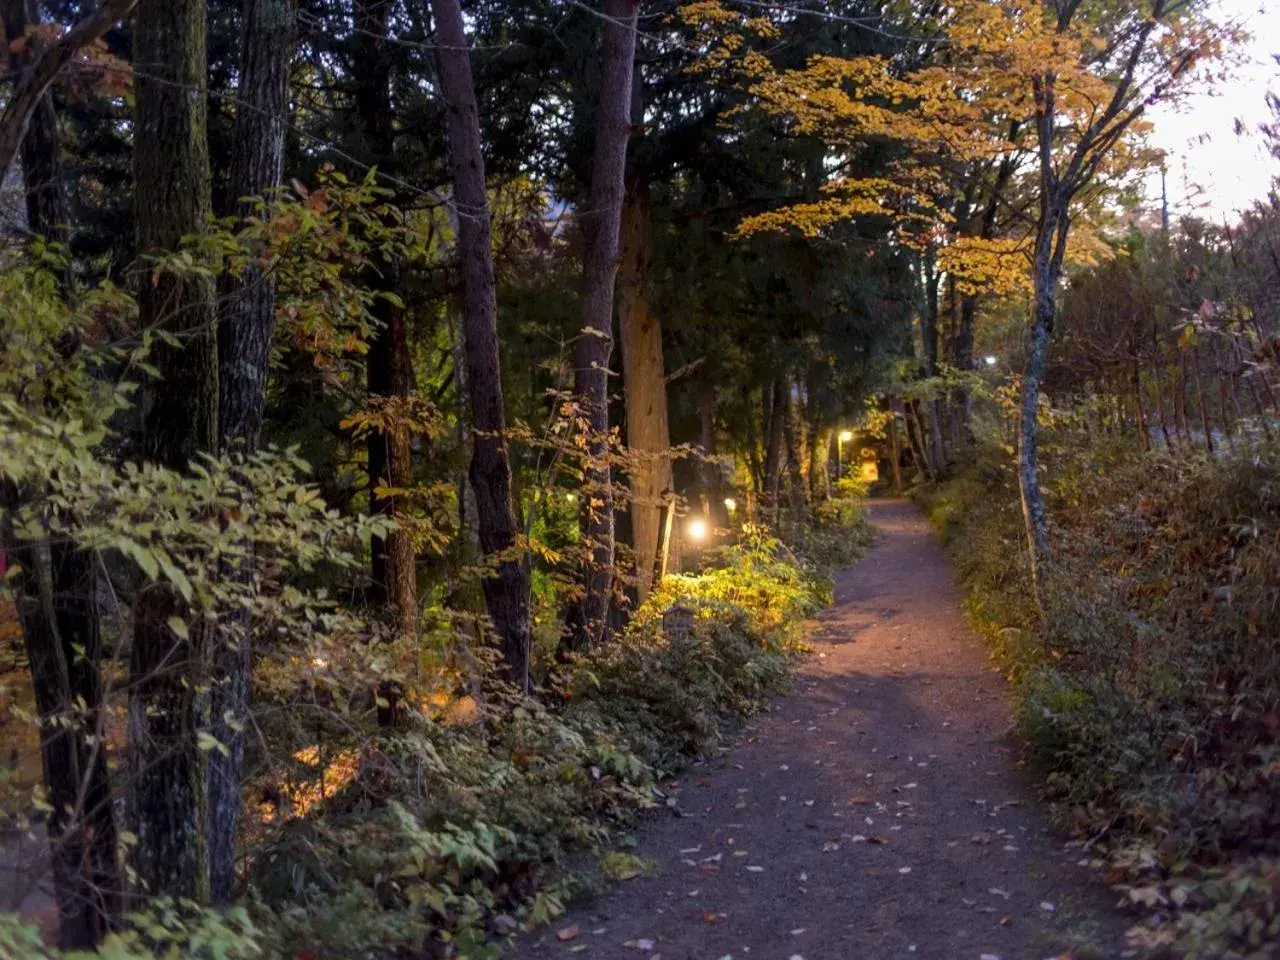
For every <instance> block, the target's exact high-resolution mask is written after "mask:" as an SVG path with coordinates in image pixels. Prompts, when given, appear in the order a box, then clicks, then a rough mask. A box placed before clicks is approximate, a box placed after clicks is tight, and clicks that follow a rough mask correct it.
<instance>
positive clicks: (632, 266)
mask: <svg viewBox="0 0 1280 960" xmlns="http://www.w3.org/2000/svg"><path fill="white" fill-rule="evenodd" d="M650 204H651V200H650V197H649V185H648V183H647V182H645V181H644V179H643V177H642V175H640V174H639V173H636V174H634V175H632V176H631V177H629V178H628V184H627V203H626V208H625V212H624V219H623V242H622V268H621V278H620V284H619V290H618V332H619V338H620V340H621V346H622V376H623V386H624V390H625V395H626V406H627V448H628V450H629V451H630V454H631V461H630V467H631V531H632V540H633V547H634V550H635V557H636V574H637V579H638V583H639V598H640V602H641V603H643V602H644V599H645V597H646V596H648V593H649V590H650V588H651V587H652V580H653V569H654V562H655V560H656V558H657V553H658V541H659V539H660V538H661V533H662V513H663V503H664V494H665V493H666V492H667V491H668V490H670V489H671V461H670V460H669V459H668V457H667V450H668V449H669V448H670V446H671V438H670V434H669V432H668V430H669V427H668V419H667V382H666V372H665V369H664V365H663V354H662V321H661V320H660V319H659V318H658V317H657V316H656V315H655V314H654V313H653V311H652V309H651V308H650V305H649V295H648V282H649V281H648V264H649V216H650Z"/></svg>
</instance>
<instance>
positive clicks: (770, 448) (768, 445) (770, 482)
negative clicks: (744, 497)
mask: <svg viewBox="0 0 1280 960" xmlns="http://www.w3.org/2000/svg"><path fill="white" fill-rule="evenodd" d="M766 396H767V397H768V405H767V408H766V414H765V455H764V483H763V485H762V489H761V500H762V501H763V505H764V508H765V511H766V513H767V514H768V515H769V520H770V521H771V522H773V523H777V520H778V517H777V511H778V491H779V488H780V487H781V484H782V467H783V457H784V456H785V455H786V448H785V446H784V442H783V441H784V436H783V434H784V428H785V422H784V421H785V418H786V409H785V406H784V405H785V404H786V402H787V381H786V380H785V379H783V378H781V377H779V378H778V379H777V380H774V381H773V383H772V385H771V386H770V387H769V390H768V393H767V394H766Z"/></svg>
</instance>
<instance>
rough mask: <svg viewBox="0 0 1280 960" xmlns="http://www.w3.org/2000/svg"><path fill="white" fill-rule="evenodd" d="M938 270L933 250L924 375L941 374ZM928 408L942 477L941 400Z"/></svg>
mask: <svg viewBox="0 0 1280 960" xmlns="http://www.w3.org/2000/svg"><path fill="white" fill-rule="evenodd" d="M940 282H941V281H940V279H939V276H938V271H937V269H936V268H935V264H934V255H933V252H932V251H930V252H929V255H928V257H927V258H926V261H925V308H924V312H923V313H922V315H921V318H920V320H921V322H920V338H921V341H922V347H923V351H924V375H925V376H926V377H936V376H937V375H938V317H939V312H938V285H939V283H940ZM928 406H929V416H928V420H929V439H928V457H929V467H930V471H931V472H932V474H933V476H934V477H935V478H937V477H941V476H942V472H943V470H944V468H945V467H946V449H945V447H944V444H943V438H942V400H941V399H940V398H939V397H938V396H936V395H935V396H934V397H933V399H932V400H930V401H929V403H928Z"/></svg>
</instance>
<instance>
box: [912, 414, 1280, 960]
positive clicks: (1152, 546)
mask: <svg viewBox="0 0 1280 960" xmlns="http://www.w3.org/2000/svg"><path fill="white" fill-rule="evenodd" d="M1050 459H1051V463H1052V467H1051V470H1050V472H1049V474H1048V475H1047V478H1046V480H1045V487H1046V492H1047V495H1048V499H1049V503H1050V508H1051V517H1052V520H1053V523H1054V528H1053V542H1054V552H1055V563H1054V566H1053V569H1052V572H1051V574H1050V576H1049V579H1048V582H1047V585H1046V590H1045V594H1044V606H1045V616H1044V619H1043V620H1041V619H1040V618H1039V617H1038V616H1037V613H1036V609H1035V605H1034V603H1033V602H1032V598H1031V592H1030V586H1029V573H1028V567H1027V558H1026V547H1025V537H1024V533H1023V527H1022V515H1021V510H1020V506H1019V502H1018V496H1017V489H1016V485H1015V481H1014V471H1013V466H1012V462H1011V454H1010V452H1009V451H1008V450H1007V449H1006V448H1001V447H999V446H995V445H992V446H988V447H985V448H982V449H981V450H980V452H979V453H978V455H977V456H975V457H974V459H973V461H972V462H971V463H970V464H969V465H968V466H967V467H965V468H964V469H963V470H962V471H961V472H960V473H959V474H958V475H957V476H956V477H955V478H954V479H952V480H951V481H949V482H948V483H946V484H944V485H941V486H938V487H935V488H932V489H927V490H922V491H920V493H919V498H920V499H921V501H922V502H923V503H924V504H925V506H926V507H927V509H928V510H929V512H930V514H931V516H932V518H933V520H934V522H935V523H936V525H937V526H938V529H939V530H940V531H941V533H942V536H943V538H944V540H945V542H946V544H947V546H948V549H949V551H950V554H951V557H952V559H953V561H954V563H955V565H956V568H957V570H958V573H959V577H960V580H961V582H962V585H963V589H964V593H965V598H966V604H967V608H968V612H969V614H970V616H971V617H972V619H973V621H974V623H975V624H976V625H977V626H978V627H979V629H980V630H981V631H982V632H983V633H984V634H985V635H986V636H987V637H988V639H989V641H990V643H991V648H992V651H993V653H994V656H995V658H996V660H997V661H998V663H999V664H1000V665H1001V667H1002V668H1003V669H1004V671H1005V672H1006V673H1007V675H1008V676H1009V678H1010V679H1011V681H1012V682H1013V684H1014V687H1015V690H1016V695H1017V704H1018V722H1019V726H1020V729H1021V732H1022V734H1023V736H1024V737H1025V740H1026V743H1027V746H1028V751H1029V755H1030V757H1031V760H1032V762H1033V763H1034V764H1035V766H1036V769H1037V770H1038V771H1039V772H1040V774H1041V775H1042V776H1043V778H1044V785H1045V789H1046V791H1047V793H1048V795H1049V797H1050V798H1051V799H1052V801H1053V803H1054V806H1055V809H1056V812H1057V814H1058V816H1059V817H1060V819H1061V820H1062V822H1063V823H1064V824H1066V825H1068V826H1069V827H1071V828H1073V829H1074V830H1076V831H1077V832H1078V833H1079V834H1080V836H1082V837H1085V838H1087V839H1088V842H1089V846H1088V849H1089V850H1090V851H1091V854H1092V855H1093V856H1094V857H1096V859H1097V861H1098V864H1099V866H1101V867H1103V868H1104V869H1105V870H1106V871H1107V875H1108V879H1109V880H1110V881H1112V882H1114V883H1116V884H1117V885H1118V887H1119V889H1120V890H1121V891H1122V893H1123V895H1124V897H1125V898H1126V899H1127V900H1128V902H1129V903H1130V904H1131V905H1132V907H1133V909H1134V910H1135V912H1136V913H1137V914H1138V915H1139V916H1140V917H1141V922H1140V923H1139V925H1138V926H1137V927H1136V928H1135V930H1134V932H1133V942H1134V945H1135V946H1138V947H1141V948H1144V949H1147V950H1150V951H1151V952H1153V953H1154V954H1155V955H1159V956H1168V957H1179V958H1209V957H1213V958H1250V960H1253V958H1270V957H1276V956H1280V866H1278V862H1277V855H1278V854H1280V744H1278V739H1277V737H1278V734H1280V640H1278V639H1277V638H1280V579H1278V578H1277V571H1280V446H1277V445H1275V444H1266V445H1263V446H1260V447H1252V448H1250V449H1248V450H1240V451H1238V452H1236V453H1232V454H1230V455H1226V456H1220V457H1217V458H1208V457H1205V456H1202V455H1197V454H1193V453H1190V452H1188V451H1175V452H1172V453H1169V452H1165V453H1152V454H1147V455H1137V454H1133V453H1129V452H1125V450H1124V449H1123V448H1120V447H1116V448H1114V449H1110V448H1108V447H1106V445H1105V444H1103V445H1099V444H1097V441H1096V439H1095V440H1094V443H1093V445H1092V446H1091V447H1090V448H1088V449H1086V448H1083V447H1082V448H1080V449H1076V448H1073V447H1069V446H1068V447H1063V446H1059V447H1057V448H1055V449H1054V450H1053V453H1052V455H1051V458H1050Z"/></svg>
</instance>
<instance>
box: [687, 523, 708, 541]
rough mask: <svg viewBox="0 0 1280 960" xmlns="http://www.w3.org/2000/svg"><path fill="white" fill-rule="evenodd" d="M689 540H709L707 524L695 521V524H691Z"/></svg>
mask: <svg viewBox="0 0 1280 960" xmlns="http://www.w3.org/2000/svg"><path fill="white" fill-rule="evenodd" d="M689 539H690V540H705V539H707V524H706V522H705V521H703V520H695V521H693V523H691V524H689Z"/></svg>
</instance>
